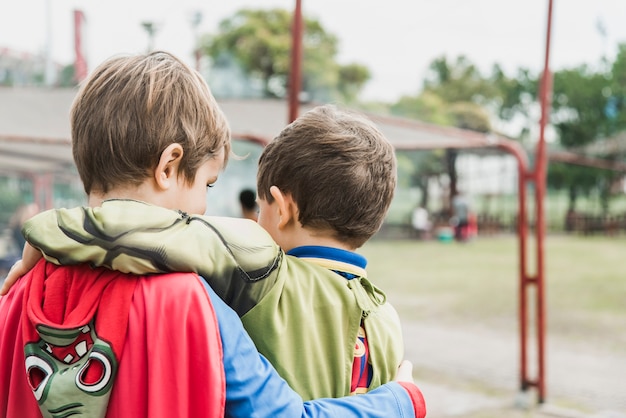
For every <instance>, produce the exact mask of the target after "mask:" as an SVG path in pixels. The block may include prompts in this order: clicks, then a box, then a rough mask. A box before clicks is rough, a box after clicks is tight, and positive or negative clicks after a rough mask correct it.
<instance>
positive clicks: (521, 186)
mask: <svg viewBox="0 0 626 418" xmlns="http://www.w3.org/2000/svg"><path fill="white" fill-rule="evenodd" d="M498 146H499V147H500V148H501V149H503V150H504V151H507V152H508V153H510V154H511V155H513V156H514V157H515V159H516V160H517V169H518V178H517V187H518V193H519V196H518V210H517V213H518V216H517V237H518V240H519V248H518V251H519V284H518V292H519V306H518V309H519V329H520V340H519V341H520V364H519V375H520V382H521V384H520V386H521V387H520V389H521V390H522V391H526V389H528V382H529V378H528V373H527V370H528V362H527V359H528V351H527V344H526V340H527V339H528V308H527V307H528V296H527V291H526V288H527V286H528V285H529V283H530V281H529V278H528V271H527V265H526V260H527V258H526V251H527V242H528V229H527V225H528V220H527V215H526V182H527V181H528V158H527V155H526V152H525V151H524V149H523V148H522V146H521V145H520V144H519V143H517V142H511V141H507V142H505V141H502V142H500V143H499V144H498Z"/></svg>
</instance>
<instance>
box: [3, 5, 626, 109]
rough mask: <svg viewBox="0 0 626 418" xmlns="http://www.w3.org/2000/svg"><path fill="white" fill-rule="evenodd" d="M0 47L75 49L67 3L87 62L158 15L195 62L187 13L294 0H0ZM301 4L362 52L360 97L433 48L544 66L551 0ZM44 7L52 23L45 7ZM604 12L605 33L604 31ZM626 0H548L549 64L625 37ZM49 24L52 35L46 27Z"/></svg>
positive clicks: (347, 48) (398, 91) (611, 51)
mask: <svg viewBox="0 0 626 418" xmlns="http://www.w3.org/2000/svg"><path fill="white" fill-rule="evenodd" d="M3 3H4V4H3V5H2V7H1V8H0V48H2V47H8V48H10V49H12V50H16V51H20V52H29V53H39V52H42V51H43V50H44V49H45V47H46V44H47V40H48V39H51V47H52V54H53V57H54V59H55V61H57V62H59V63H62V64H69V63H71V62H72V61H73V59H74V49H73V26H72V25H73V24H72V10H74V9H76V8H78V9H81V10H83V11H84V13H85V14H86V17H87V27H86V39H85V40H84V41H85V43H86V46H87V58H88V63H89V67H90V68H93V67H95V66H96V65H97V64H99V63H100V62H101V61H102V60H104V59H106V58H108V57H110V56H112V55H115V54H118V53H129V52H130V53H133V52H143V51H145V50H146V48H147V44H148V39H147V35H146V33H145V31H144V29H143V28H142V27H141V22H142V21H154V22H157V23H158V24H159V25H160V30H159V32H158V33H157V36H156V38H155V48H157V49H164V50H168V51H171V52H173V53H175V54H177V55H178V56H180V57H181V58H183V59H185V60H187V61H188V62H189V63H190V64H191V63H192V56H191V51H192V49H193V32H192V29H191V23H190V17H191V15H192V13H193V12H194V11H201V12H202V14H203V21H202V23H201V25H200V27H199V29H200V32H201V33H206V32H214V31H215V30H216V29H217V24H218V22H219V21H220V20H221V19H223V18H225V17H228V16H230V15H232V14H233V13H234V11H236V10H238V9H240V8H242V7H254V8H266V7H282V8H286V9H289V10H292V9H293V8H294V5H295V1H294V0H210V1H198V0H177V1H166V0H106V1H103V0H91V1H85V0H83V1H79V0H4V1H3ZM302 4H303V9H304V12H305V14H307V15H310V16H313V17H316V18H318V19H320V21H321V22H322V24H323V26H324V27H325V28H326V30H328V31H329V32H331V33H333V34H335V35H336V36H337V37H338V38H339V46H340V54H339V58H338V59H339V61H340V62H341V63H348V62H359V63H361V64H365V65H366V66H368V67H369V68H370V71H371V72H372V80H371V81H370V82H369V83H368V84H367V86H366V87H365V91H364V95H363V98H365V99H379V100H388V101H391V100H395V99H397V98H398V97H399V96H401V95H402V94H415V93H417V91H418V90H419V88H420V85H421V81H422V79H423V77H424V74H425V70H426V68H427V66H428V64H429V63H430V62H431V61H432V60H433V59H434V58H436V57H438V56H441V55H446V56H448V57H450V58H454V57H456V56H457V55H458V54H464V55H466V56H467V57H468V58H469V59H470V60H471V61H472V62H474V63H476V64H477V65H478V66H479V67H480V68H481V70H483V71H488V70H489V69H490V68H491V65H492V64H493V63H495V62H497V63H499V64H501V65H502V66H503V67H504V69H505V71H507V72H508V73H509V74H510V75H512V74H513V71H514V70H515V69H517V68H519V67H522V66H523V67H529V68H531V69H532V70H535V71H538V70H540V69H541V68H542V67H543V60H544V53H545V34H546V19H547V8H548V0H384V1H371V0H302ZM48 6H49V7H50V10H51V14H50V16H51V19H50V21H51V22H52V25H51V30H50V31H49V32H48V30H47V24H46V22H47V19H46V10H47V8H48ZM598 22H602V26H603V27H604V32H605V34H606V35H604V36H603V35H601V31H599V30H598ZM625 22H626V0H554V17H553V22H552V24H553V31H552V51H551V59H550V62H551V67H552V69H553V70H556V69H559V68H563V67H572V66H576V65H579V64H582V63H588V64H591V65H596V64H598V63H599V60H600V57H602V56H603V55H604V56H608V57H609V58H612V57H614V55H615V52H616V45H617V43H618V42H626V23H625ZM47 33H51V34H52V36H51V37H49V36H47Z"/></svg>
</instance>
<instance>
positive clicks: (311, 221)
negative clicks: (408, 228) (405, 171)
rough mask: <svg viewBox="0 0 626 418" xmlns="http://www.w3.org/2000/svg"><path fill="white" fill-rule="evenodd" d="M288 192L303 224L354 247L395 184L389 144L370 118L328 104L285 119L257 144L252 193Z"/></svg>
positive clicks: (377, 218)
mask: <svg viewBox="0 0 626 418" xmlns="http://www.w3.org/2000/svg"><path fill="white" fill-rule="evenodd" d="M271 186H277V187H278V188H279V189H280V190H281V191H282V192H284V193H290V194H291V196H292V197H293V199H294V201H295V203H296V204H297V205H298V210H299V219H298V220H299V222H300V223H301V224H302V225H303V226H304V227H310V228H314V229H318V230H328V231H330V232H331V234H332V235H333V236H334V237H335V238H337V239H339V240H341V241H342V242H345V243H348V244H350V245H351V246H353V247H355V248H358V247H360V246H362V245H363V244H364V243H365V242H366V241H367V240H368V239H369V238H370V237H371V236H372V235H374V233H376V231H378V229H379V228H380V226H381V225H382V222H383V220H384V218H385V215H386V213H387V210H388V209H389V205H390V204H391V200H392V199H393V193H394V190H395V187H396V159H395V154H394V149H393V147H392V146H391V144H390V143H389V142H388V141H387V139H386V138H385V136H384V135H383V134H382V133H381V132H380V130H378V128H376V126H375V125H374V123H373V122H371V121H370V120H369V119H367V118H366V117H364V116H362V115H360V114H357V113H355V112H351V111H347V110H340V109H338V108H337V107H335V106H333V105H324V106H318V107H316V108H314V109H312V110H310V111H308V112H307V113H304V114H303V115H302V116H300V117H299V118H298V119H296V120H295V121H294V122H293V123H291V124H290V125H288V126H287V127H286V128H285V129H283V130H282V132H281V133H280V134H279V135H278V136H277V137H276V138H274V140H273V141H272V142H270V143H269V145H268V146H267V147H266V148H265V149H264V150H263V153H262V154H261V158H260V160H259V171H258V175H257V187H258V196H259V197H260V198H262V199H264V200H266V201H268V202H270V203H271V202H272V201H273V198H272V196H271V195H270V187H271Z"/></svg>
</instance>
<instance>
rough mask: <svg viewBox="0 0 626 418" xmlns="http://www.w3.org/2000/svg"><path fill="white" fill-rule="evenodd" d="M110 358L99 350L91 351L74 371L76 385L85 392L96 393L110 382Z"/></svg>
mask: <svg viewBox="0 0 626 418" xmlns="http://www.w3.org/2000/svg"><path fill="white" fill-rule="evenodd" d="M112 374H113V367H112V365H111V360H110V359H109V358H108V357H106V356H105V355H104V354H103V353H101V352H99V351H92V352H91V353H90V354H89V357H88V358H87V361H86V362H85V364H84V365H83V366H82V367H81V368H80V370H79V371H78V373H76V386H78V388H79V389H80V390H82V391H84V392H86V393H94V394H95V393H96V392H99V391H101V390H102V389H104V388H106V386H107V385H108V384H109V383H110V382H111V376H112Z"/></svg>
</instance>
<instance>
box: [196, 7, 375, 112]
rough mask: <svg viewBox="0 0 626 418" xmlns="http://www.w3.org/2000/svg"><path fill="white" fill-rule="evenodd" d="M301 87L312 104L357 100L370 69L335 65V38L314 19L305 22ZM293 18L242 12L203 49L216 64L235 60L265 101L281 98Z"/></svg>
mask: <svg viewBox="0 0 626 418" xmlns="http://www.w3.org/2000/svg"><path fill="white" fill-rule="evenodd" d="M303 23H304V31H303V32H304V33H303V39H302V44H303V79H302V88H303V90H304V91H305V92H306V93H307V94H308V96H309V97H310V98H311V99H317V100H328V99H333V98H335V97H336V96H344V97H345V98H348V99H353V98H354V97H356V95H357V94H358V92H359V91H360V89H361V88H362V87H363V85H364V84H365V82H367V80H369V78H370V73H369V70H368V69H367V68H366V67H364V66H362V65H359V64H349V65H346V66H342V65H340V64H338V63H337V62H336V56H337V44H338V41H337V38H336V37H335V36H334V35H332V34H330V33H328V32H327V31H326V30H325V29H324V28H323V27H322V25H321V23H320V22H319V21H318V20H316V19H310V18H307V17H305V18H304V22H303ZM291 24H292V14H291V12H288V11H287V10H283V9H272V10H253V9H242V10H239V11H238V12H236V13H235V14H234V15H233V16H231V17H229V18H227V19H224V20H223V21H222V22H221V23H220V25H219V31H218V33H217V34H215V35H214V36H204V37H203V40H202V41H201V50H202V51H203V52H204V53H205V54H207V55H209V56H210V57H211V58H212V59H213V61H214V62H217V63H219V62H220V60H223V57H224V56H231V57H234V59H235V61H236V62H237V63H238V64H239V65H240V66H241V68H242V69H243V71H244V72H245V74H247V75H249V76H251V77H254V78H257V79H259V80H261V81H262V84H263V89H264V96H266V97H283V96H284V95H285V92H286V90H287V87H288V86H287V80H288V74H289V70H290V51H291V41H292V36H291Z"/></svg>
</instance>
